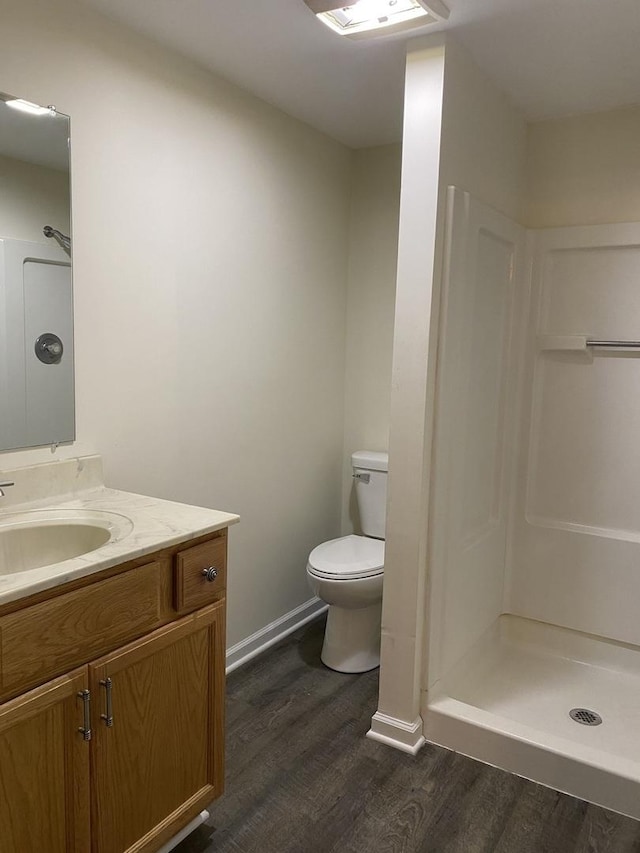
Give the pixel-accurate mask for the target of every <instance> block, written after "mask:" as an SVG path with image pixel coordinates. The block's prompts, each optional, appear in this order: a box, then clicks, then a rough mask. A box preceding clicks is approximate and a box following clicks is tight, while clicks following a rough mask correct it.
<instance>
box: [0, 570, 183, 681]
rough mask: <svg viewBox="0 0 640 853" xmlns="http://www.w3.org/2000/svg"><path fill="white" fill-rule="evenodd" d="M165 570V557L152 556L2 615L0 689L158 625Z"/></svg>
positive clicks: (42, 676)
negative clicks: (149, 560) (150, 559)
mask: <svg viewBox="0 0 640 853" xmlns="http://www.w3.org/2000/svg"><path fill="white" fill-rule="evenodd" d="M168 573H169V565H168V561H164V564H163V563H162V562H159V561H154V562H152V563H147V564H146V565H143V566H140V567H139V568H136V569H131V570H130V571H127V572H123V573H122V574H120V575H115V576H114V577H111V578H107V579H106V580H102V581H97V582H96V583H93V584H91V585H90V586H86V587H83V588H82V589H77V590H75V591H73V592H68V593H64V594H63V595H59V596H57V597H56V598H52V599H50V600H48V601H43V602H42V603H40V604H34V605H32V606H31V607H25V608H24V609H23V610H18V611H17V612H15V613H10V614H8V615H7V616H2V617H0V661H1V662H2V665H1V668H0V685H1V689H0V695H2V696H3V697H6V696H9V695H12V694H13V695H15V694H16V693H17V692H19V691H22V690H26V689H28V688H29V687H32V686H34V685H35V684H39V683H42V682H43V681H45V680H47V679H49V678H52V677H53V676H54V675H57V674H59V673H62V672H65V671H67V670H69V669H71V668H72V667H74V666H76V665H77V664H79V663H84V662H85V661H86V660H89V659H91V658H92V657H96V656H97V655H99V654H104V653H105V652H106V651H108V650H109V649H112V648H115V647H117V646H119V645H122V644H123V643H125V642H127V641H128V640H132V639H135V638H136V637H139V636H140V635H141V634H144V633H145V632H147V631H150V630H153V629H154V628H157V627H159V626H160V625H162V624H163V623H164V622H166V613H167V604H168V602H166V598H167V592H168V590H167V580H168ZM165 602H166V603H165Z"/></svg>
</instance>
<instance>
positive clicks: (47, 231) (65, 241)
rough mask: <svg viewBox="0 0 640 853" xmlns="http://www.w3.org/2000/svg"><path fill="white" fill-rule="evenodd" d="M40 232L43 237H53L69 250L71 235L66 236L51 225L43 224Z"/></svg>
mask: <svg viewBox="0 0 640 853" xmlns="http://www.w3.org/2000/svg"><path fill="white" fill-rule="evenodd" d="M42 233H43V234H44V236H45V237H54V238H55V239H56V240H57V241H58V243H60V245H61V246H62V248H63V249H66V250H67V251H68V252H70V251H71V237H67V235H66V234H63V233H62V231H58V229H57V228H52V227H51V225H45V226H44V228H43V229H42Z"/></svg>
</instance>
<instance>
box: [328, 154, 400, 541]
mask: <svg viewBox="0 0 640 853" xmlns="http://www.w3.org/2000/svg"><path fill="white" fill-rule="evenodd" d="M400 166H401V147H400V145H385V146H382V147H379V148H363V149H360V150H359V151H355V152H354V155H353V177H352V198H351V225H350V228H349V284H348V291H347V351H346V376H345V428H344V495H343V519H342V529H343V532H344V533H349V532H352V531H353V530H354V529H356V530H357V529H359V525H358V517H357V508H356V506H355V499H354V493H353V479H352V476H351V475H352V470H351V454H352V453H353V452H354V450H387V449H388V446H389V398H390V395H391V353H392V349H393V317H394V302H395V294H396V263H397V257H398V214H399V206H400Z"/></svg>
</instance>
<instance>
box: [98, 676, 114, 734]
mask: <svg viewBox="0 0 640 853" xmlns="http://www.w3.org/2000/svg"><path fill="white" fill-rule="evenodd" d="M100 684H101V685H102V686H103V687H104V689H105V695H106V701H107V707H106V714H100V719H101V720H104V722H105V725H106V726H107V728H108V729H110V728H111V726H112V725H113V705H112V701H113V700H112V697H111V691H112V689H113V682H112V681H111V679H110V678H105V679H104V681H101V682H100Z"/></svg>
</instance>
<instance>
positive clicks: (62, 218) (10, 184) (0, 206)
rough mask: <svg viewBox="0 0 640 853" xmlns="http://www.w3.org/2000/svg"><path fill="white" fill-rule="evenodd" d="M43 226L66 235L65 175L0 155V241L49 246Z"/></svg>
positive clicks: (67, 231)
mask: <svg viewBox="0 0 640 853" xmlns="http://www.w3.org/2000/svg"><path fill="white" fill-rule="evenodd" d="M45 225H51V226H53V227H54V228H57V229H58V230H59V231H62V233H63V234H68V233H69V228H70V222H69V174H68V172H62V171H58V170H57V169H48V168H46V167H45V166H37V165H36V164H35V163H25V162H24V161H22V160H14V159H13V158H12V157H1V156H0V238H1V237H12V238H13V239H15V240H31V241H33V242H36V243H51V240H50V239H47V238H46V237H44V236H43V234H42V229H43V227H44V226H45Z"/></svg>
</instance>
